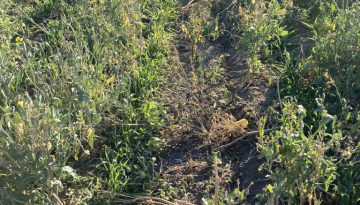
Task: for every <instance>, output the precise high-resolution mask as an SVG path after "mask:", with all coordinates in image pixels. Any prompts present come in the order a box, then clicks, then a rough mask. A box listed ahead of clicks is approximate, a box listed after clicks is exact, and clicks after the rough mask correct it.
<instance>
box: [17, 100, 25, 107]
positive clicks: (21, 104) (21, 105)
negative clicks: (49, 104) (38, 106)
mask: <svg viewBox="0 0 360 205" xmlns="http://www.w3.org/2000/svg"><path fill="white" fill-rule="evenodd" d="M17 105H18V106H19V107H21V108H24V107H25V106H26V105H27V103H26V102H25V101H19V102H17Z"/></svg>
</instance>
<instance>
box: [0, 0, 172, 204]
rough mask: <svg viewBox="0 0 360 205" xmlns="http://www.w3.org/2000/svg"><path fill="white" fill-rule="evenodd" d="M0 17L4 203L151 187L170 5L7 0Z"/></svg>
mask: <svg viewBox="0 0 360 205" xmlns="http://www.w3.org/2000/svg"><path fill="white" fill-rule="evenodd" d="M0 11H1V12H0V15H1V18H0V19H1V20H0V36H1V39H0V45H1V48H0V49H1V52H0V62H1V66H0V67H1V69H0V74H1V77H0V84H1V100H0V117H1V141H0V147H1V149H0V156H1V169H0V170H1V180H0V185H1V194H0V198H1V201H2V203H5V204H19V203H32V204H53V203H55V204H56V203H60V204H61V203H69V204H79V203H88V202H89V201H90V200H91V199H93V198H94V197H95V196H96V195H97V194H98V195H99V193H100V192H101V191H102V190H109V191H111V192H114V193H115V192H119V191H125V190H126V191H128V192H140V191H145V190H146V188H147V187H151V186H152V184H154V183H156V182H153V176H154V175H153V174H152V173H153V167H154V164H155V161H156V158H155V156H156V154H157V153H158V152H159V151H161V149H162V147H163V145H164V143H163V142H162V141H161V140H159V139H158V138H156V133H157V129H158V128H159V126H161V125H162V123H163V122H162V119H161V118H162V115H163V114H164V110H163V108H162V105H161V102H159V101H158V100H157V99H156V98H155V96H156V95H157V94H158V93H157V92H158V87H159V84H160V83H162V82H163V80H164V79H163V78H162V77H161V76H160V72H161V70H162V69H165V68H166V67H167V66H168V65H169V63H170V61H171V59H170V58H169V55H170V49H171V45H170V42H171V39H172V36H173V35H172V27H173V25H172V21H173V20H174V19H176V16H177V14H176V12H177V11H176V1H173V0H166V1H152V0H143V1H132V0H130V1H128V0H126V1H124V0H116V1H65V0H64V1H55V0H54V1H53V0H46V1H19V2H15V1H7V0H5V1H2V3H1V5H0ZM89 160H95V161H94V162H92V163H91V164H88V165H86V164H87V163H88V161H89ZM84 167H85V168H84Z"/></svg>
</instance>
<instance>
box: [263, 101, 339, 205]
mask: <svg viewBox="0 0 360 205" xmlns="http://www.w3.org/2000/svg"><path fill="white" fill-rule="evenodd" d="M282 111H283V114H282V115H281V118H280V119H279V125H280V126H279V130H277V131H274V132H273V133H271V134H269V135H268V136H267V135H265V133H264V126H265V118H263V119H262V121H261V125H260V136H259V138H258V139H259V142H258V149H259V151H260V153H261V154H262V155H263V156H264V158H265V160H266V161H265V163H264V164H263V165H262V169H265V170H266V171H267V173H268V177H269V179H270V180H271V182H272V183H271V184H268V185H267V186H266V192H267V193H268V201H267V203H268V204H277V203H279V201H287V202H288V203H290V204H291V203H295V204H305V203H306V202H307V203H309V204H319V203H321V201H322V198H323V197H326V196H323V195H326V194H328V193H333V190H334V189H335V184H334V183H333V182H334V180H335V178H336V176H337V172H336V171H337V165H336V161H338V160H339V158H337V157H338V156H337V155H338V151H339V146H340V142H341V140H342V139H343V136H342V132H341V130H340V129H339V126H340V125H341V123H339V122H338V121H337V119H336V117H333V116H331V115H329V114H328V113H327V111H326V110H325V109H323V108H322V109H321V111H320V113H319V114H320V115H321V120H320V121H319V126H318V128H317V129H316V130H315V131H314V132H312V131H311V129H310V130H309V131H305V126H306V124H305V123H304V121H303V120H304V117H305V116H306V110H305V108H304V107H303V106H301V105H297V104H296V103H295V102H294V101H292V100H289V101H285V102H284V104H283V110H282ZM329 125H331V128H332V129H331V130H332V131H331V132H329V131H328V129H327V128H328V127H329Z"/></svg>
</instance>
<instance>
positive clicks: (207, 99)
mask: <svg viewBox="0 0 360 205" xmlns="http://www.w3.org/2000/svg"><path fill="white" fill-rule="evenodd" d="M176 45H178V46H177V47H176V49H174V50H175V54H174V58H176V60H177V62H178V65H177V69H178V70H175V71H174V70H172V71H169V73H168V78H169V79H171V81H172V83H171V84H172V85H171V87H167V88H164V90H165V91H166V93H169V96H168V98H169V102H167V105H168V106H167V107H166V109H167V119H166V122H167V125H168V126H167V128H164V129H163V130H162V132H161V136H162V139H164V140H165V141H166V142H167V144H168V148H167V150H166V151H165V152H164V153H165V154H164V155H163V156H162V159H161V167H160V174H161V178H162V179H165V181H167V182H168V183H169V184H170V185H171V186H172V187H174V188H176V193H177V194H174V195H173V198H175V199H179V200H182V201H187V202H189V203H194V204H202V202H201V201H202V198H205V197H209V196H211V194H212V193H213V186H211V185H212V184H214V174H213V171H212V170H213V169H212V156H213V155H212V152H213V151H214V149H216V148H217V147H218V146H221V145H223V144H227V143H229V142H231V141H232V140H234V139H236V138H239V137H241V136H242V135H243V134H244V133H246V132H248V131H252V130H257V122H258V119H259V116H260V115H261V114H262V113H264V112H265V108H266V107H268V106H269V105H270V104H273V103H274V102H275V99H276V96H275V95H276V89H275V88H274V87H273V86H269V84H268V81H267V80H266V79H265V76H262V75H261V74H259V75H257V76H252V77H251V79H252V80H251V82H249V81H247V80H246V79H247V77H246V76H247V74H246V70H245V65H244V63H245V61H244V59H243V58H242V57H241V55H238V53H237V52H236V51H234V50H230V49H227V48H226V46H224V45H222V44H221V43H214V42H206V43H203V44H202V45H200V46H199V47H198V48H197V49H198V50H197V53H199V55H198V56H197V58H198V59H200V60H199V62H201V63H199V64H198V65H197V66H196V67H200V73H206V72H213V71H214V70H216V69H218V70H220V71H222V72H221V73H222V74H221V76H220V78H219V80H217V81H215V82H214V81H212V80H210V79H207V78H206V77H204V79H197V81H196V80H194V77H193V76H194V72H197V73H199V71H198V70H195V69H194V67H191V66H190V57H191V56H192V53H191V45H190V44H189V43H188V42H186V41H184V40H179V41H178V42H177V43H176ZM194 70H195V71H194ZM194 81H196V82H194ZM240 119H246V120H247V121H248V122H249V126H248V127H247V128H245V129H243V128H237V127H236V126H235V127H234V126H229V125H235V124H234V122H236V121H238V120H240ZM255 143H256V138H255V135H253V136H250V137H248V138H245V139H244V140H241V141H240V142H238V143H236V144H235V145H233V146H231V147H228V148H226V149H224V150H222V151H220V158H221V160H222V164H221V165H220V166H221V167H220V169H219V170H220V171H219V176H220V177H219V178H220V180H221V182H220V185H221V186H222V187H223V188H224V189H225V190H228V191H229V190H232V189H234V188H236V187H238V184H240V188H248V187H249V195H248V197H247V199H248V202H249V203H251V202H252V201H253V200H254V197H255V195H256V194H257V193H259V192H260V191H261V190H262V189H263V187H264V186H265V184H266V180H265V178H264V174H263V173H259V172H258V167H259V165H260V164H261V163H262V161H261V159H259V156H258V153H257V151H256V144H255Z"/></svg>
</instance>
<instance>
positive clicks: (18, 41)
mask: <svg viewBox="0 0 360 205" xmlns="http://www.w3.org/2000/svg"><path fill="white" fill-rule="evenodd" d="M15 41H16V42H17V43H21V42H23V41H24V39H23V38H21V37H20V36H18V37H16V38H15Z"/></svg>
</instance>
